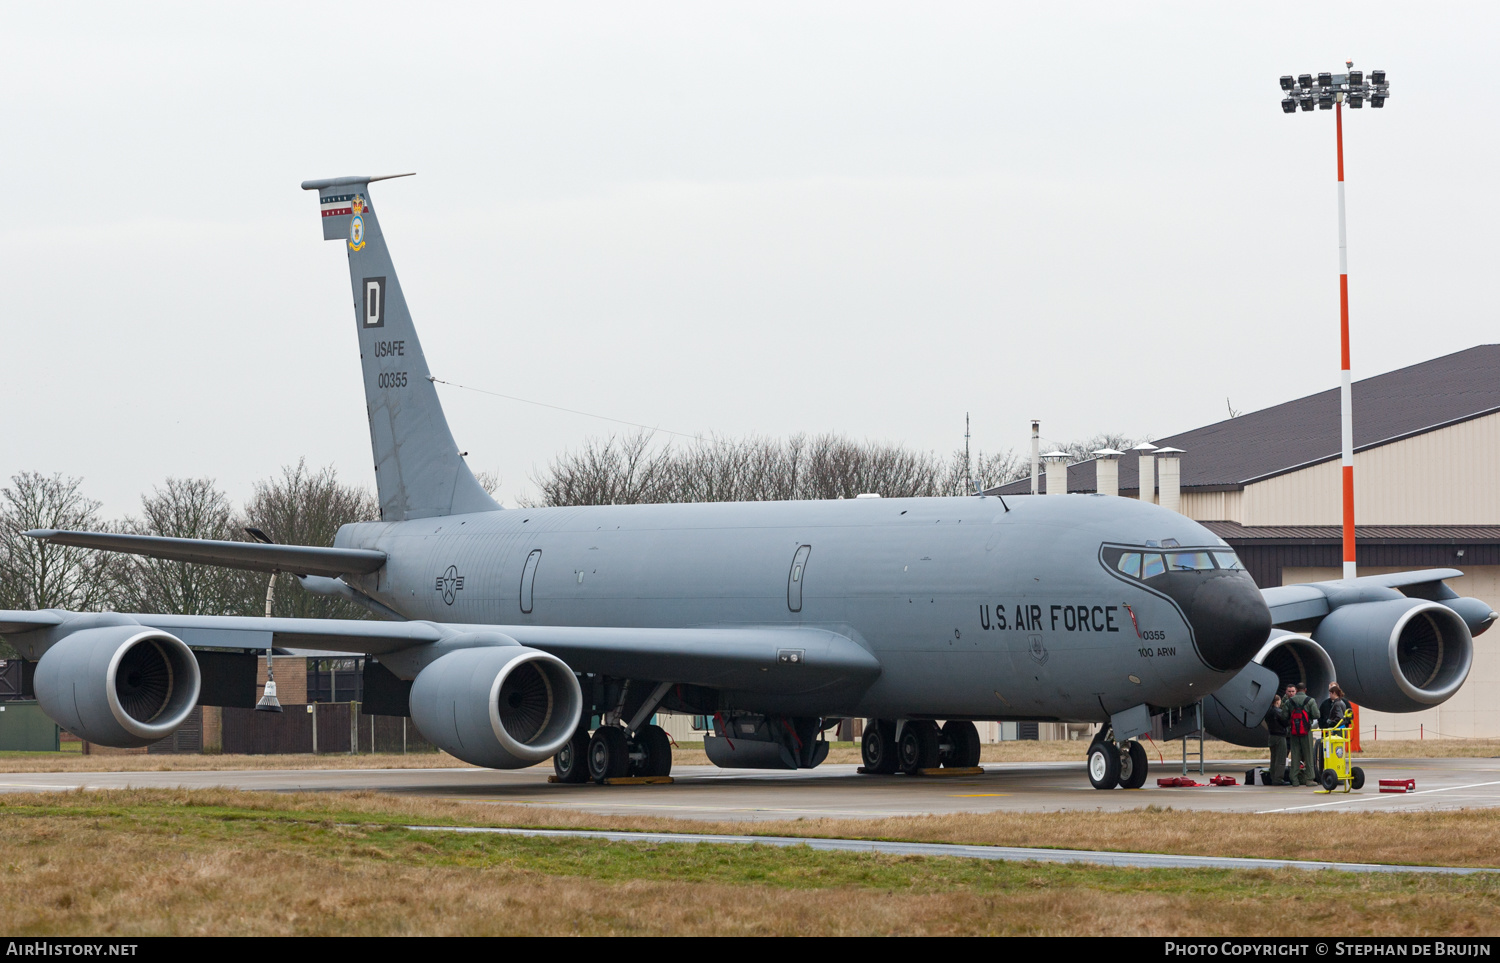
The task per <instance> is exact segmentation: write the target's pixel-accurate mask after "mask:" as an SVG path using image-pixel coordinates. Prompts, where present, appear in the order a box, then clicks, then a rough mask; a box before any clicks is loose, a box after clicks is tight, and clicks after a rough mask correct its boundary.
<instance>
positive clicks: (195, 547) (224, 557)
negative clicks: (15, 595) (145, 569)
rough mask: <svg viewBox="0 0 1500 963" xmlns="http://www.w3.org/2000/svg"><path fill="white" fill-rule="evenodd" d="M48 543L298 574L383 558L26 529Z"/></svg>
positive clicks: (353, 551) (369, 568) (363, 568)
mask: <svg viewBox="0 0 1500 963" xmlns="http://www.w3.org/2000/svg"><path fill="white" fill-rule="evenodd" d="M26 534H27V535H29V536H31V537H32V538H37V539H41V540H42V541H44V542H48V543H49V544H52V545H76V546H78V547H79V548H97V549H99V550H100V551H104V552H124V553H125V554H127V555H145V556H147V557H148V558H163V559H167V560H169V561H173V562H197V563H198V564H200V565H220V566H223V567H225V568H248V569H252V570H254V571H257V572H293V573H295V574H297V575H325V576H328V577H329V578H336V577H338V576H340V575H368V574H370V573H371V572H373V571H375V570H376V569H378V568H380V567H381V566H382V565H384V564H385V553H384V552H376V551H371V550H369V549H363V548H317V547H314V546H311V545H261V544H258V543H255V542H223V541H214V540H211V539H206V538H162V537H159V536H156V535H116V534H113V533H110V532H64V531H56V530H54V529H32V530H31V531H29V532H27V533H26Z"/></svg>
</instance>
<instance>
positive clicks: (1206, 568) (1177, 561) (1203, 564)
mask: <svg viewBox="0 0 1500 963" xmlns="http://www.w3.org/2000/svg"><path fill="white" fill-rule="evenodd" d="M1167 568H1168V569H1169V570H1171V571H1173V572H1212V571H1213V568H1214V562H1213V559H1212V558H1210V557H1209V553H1208V552H1172V553H1171V554H1170V555H1168V556H1167Z"/></svg>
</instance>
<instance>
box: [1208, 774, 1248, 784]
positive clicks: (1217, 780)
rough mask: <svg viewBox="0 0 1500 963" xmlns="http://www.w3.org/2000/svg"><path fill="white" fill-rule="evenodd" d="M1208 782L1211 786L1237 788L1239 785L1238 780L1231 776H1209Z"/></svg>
mask: <svg viewBox="0 0 1500 963" xmlns="http://www.w3.org/2000/svg"><path fill="white" fill-rule="evenodd" d="M1208 782H1209V784H1210V785H1213V786H1238V785H1239V784H1240V783H1239V780H1238V779H1235V778H1234V777H1233V776H1211V777H1209V780H1208Z"/></svg>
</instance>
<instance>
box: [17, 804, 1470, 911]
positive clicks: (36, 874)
mask: <svg viewBox="0 0 1500 963" xmlns="http://www.w3.org/2000/svg"><path fill="white" fill-rule="evenodd" d="M476 815H478V816H482V817H485V820H484V821H486V822H489V821H491V818H493V817H500V818H501V821H504V820H506V819H508V818H509V817H511V816H516V817H518V818H520V819H522V820H524V821H525V822H529V823H533V824H534V823H537V822H538V821H540V820H539V819H538V817H540V816H543V815H544V814H543V813H541V812H538V811H534V810H520V809H517V810H499V809H494V808H490V807H485V808H483V809H479V808H477V807H474V806H472V805H465V804H459V803H450V802H443V801H438V800H413V799H392V798H389V797H383V796H378V795H375V794H349V795H339V796H333V795H317V796H299V795H280V794H251V793H235V792H229V791H221V790H209V791H198V792H161V791H134V790H131V791H120V792H110V793H67V794H56V795H49V796H26V797H8V798H6V799H4V800H3V801H0V833H3V834H4V838H5V839H6V840H7V848H6V853H5V856H4V858H3V860H0V929H3V930H4V931H5V932H8V933H12V934H16V935H41V934H93V935H113V936H128V935H149V934H180V935H192V934H214V935H260V934H265V935H272V934H274V935H345V934H360V935H377V936H379V935H419V934H432V935H456V934H464V935H488V934H529V935H563V934H575V933H576V934H595V935H602V934H625V933H629V934H663V935H665V934H674V935H708V934H713V935H729V934H735V935H738V934H765V935H806V934H820V935H834V936H840V935H874V934H898V933H899V934H913V935H915V934H933V935H937V934H1032V935H1067V934H1098V933H1106V932H1107V933H1110V934H1117V935H1158V936H1160V935H1195V934H1204V935H1207V934H1215V935H1217V934H1223V935H1257V934H1264V933H1267V932H1275V933H1287V934H1304V933H1311V932H1317V933H1330V934H1350V935H1359V934H1366V935H1433V934H1446V935H1464V936H1473V935H1481V934H1493V933H1495V932H1496V931H1497V929H1500V926H1497V922H1496V921H1497V920H1500V880H1497V879H1496V878H1495V877H1493V876H1482V877H1469V878H1445V877H1437V876H1414V877H1401V878H1396V877H1390V876H1385V875H1383V874H1382V875H1369V876H1352V875H1346V874H1321V875H1319V876H1318V877H1316V880H1314V879H1313V878H1311V877H1308V876H1307V875H1306V874H1302V873H1295V872H1292V871H1274V872H1273V871H1252V872H1230V871H1217V870H1193V871H1180V870H1173V871H1148V870H1116V869H1106V868H1100V867H1079V866H1050V865H1044V864H1037V863H989V862H982V861H976V860H953V859H927V858H902V857H886V856H873V855H863V854H838V853H815V852H812V851H810V850H798V849H794V850H772V849H769V848H760V847H731V846H684V845H647V844H636V843H600V842H597V841H586V840H527V839H516V838H509V837H474V836H456V835H444V834H421V833H414V832H411V831H407V830H404V829H401V828H399V827H397V826H394V825H391V824H390V823H391V821H392V820H400V821H410V820H415V819H421V820H422V821H426V822H436V821H451V820H462V821H473V819H474V817H475V816H476ZM545 815H546V816H547V818H548V819H549V820H550V819H554V818H556V819H567V820H569V821H583V822H588V823H591V824H595V825H598V824H602V823H605V822H614V823H621V822H634V823H643V822H651V823H653V824H656V825H657V826H661V824H664V823H667V822H668V821H666V820H606V819H604V818H603V817H583V816H581V815H579V814H571V813H568V814H545ZM1098 815H1100V816H1101V817H1102V816H1105V815H1106V814H1098ZM1120 815H1122V816H1123V817H1125V819H1124V820H1123V821H1121V822H1120V823H1119V825H1118V826H1117V827H1116V828H1117V829H1118V830H1119V831H1120V832H1122V833H1128V832H1130V831H1132V830H1133V829H1138V828H1143V827H1145V826H1148V825H1150V824H1151V823H1152V822H1153V821H1154V822H1161V821H1164V820H1166V821H1172V820H1176V819H1180V818H1182V817H1184V816H1190V815H1192V814H1183V813H1165V814H1164V813H1160V812H1152V813H1141V814H1120ZM1205 815H1207V814H1205ZM465 817H467V818H465ZM1033 818H1034V817H1033ZM1359 818H1362V817H1355V818H1354V819H1353V820H1351V818H1350V817H1323V818H1322V823H1323V824H1322V825H1321V826H1320V827H1319V828H1320V829H1326V828H1327V827H1328V826H1329V825H1332V824H1334V823H1337V822H1339V821H1340V820H1341V819H1342V820H1350V821H1357V820H1358V819H1359ZM1132 819H1133V820H1137V822H1136V823H1131V822H1130V820H1132ZM893 822H896V821H893ZM908 822H910V821H908ZM1272 822H1275V823H1276V824H1278V825H1280V826H1281V827H1282V831H1283V832H1287V833H1299V832H1300V831H1301V830H1303V829H1306V828H1307V827H1301V826H1297V827H1294V826H1292V825H1290V824H1288V823H1287V822H1286V821H1285V820H1282V819H1277V820H1273V821H1272ZM809 825H810V824H803V827H804V829H805V828H809ZM860 825H862V826H865V827H866V828H868V826H869V824H860ZM1458 826H1460V823H1450V824H1449V825H1448V826H1447V827H1446V828H1447V831H1450V832H1451V831H1453V830H1454V829H1455V827H1458ZM1374 827H1375V823H1373V822H1371V823H1368V824H1365V828H1366V830H1367V831H1368V830H1369V829H1372V828H1374ZM676 828H685V827H681V826H678V827H676ZM694 828H701V827H694ZM758 828H761V829H765V828H769V827H758ZM1390 828H1393V829H1399V828H1402V827H1399V826H1396V825H1393V826H1392V827H1390ZM1310 835H1316V833H1312V834H1310ZM1304 838H1306V836H1304Z"/></svg>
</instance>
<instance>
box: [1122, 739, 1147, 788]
mask: <svg viewBox="0 0 1500 963" xmlns="http://www.w3.org/2000/svg"><path fill="white" fill-rule="evenodd" d="M1147 768H1148V762H1147V760H1146V747H1145V746H1143V745H1141V744H1140V743H1139V742H1135V741H1132V742H1131V743H1130V745H1129V746H1128V747H1127V748H1126V751H1125V752H1122V753H1120V788H1121V789H1139V788H1141V787H1142V786H1144V785H1145V784H1146V770H1147Z"/></svg>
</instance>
